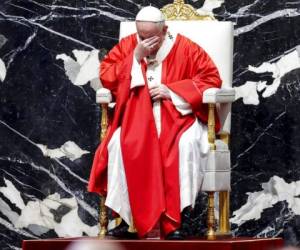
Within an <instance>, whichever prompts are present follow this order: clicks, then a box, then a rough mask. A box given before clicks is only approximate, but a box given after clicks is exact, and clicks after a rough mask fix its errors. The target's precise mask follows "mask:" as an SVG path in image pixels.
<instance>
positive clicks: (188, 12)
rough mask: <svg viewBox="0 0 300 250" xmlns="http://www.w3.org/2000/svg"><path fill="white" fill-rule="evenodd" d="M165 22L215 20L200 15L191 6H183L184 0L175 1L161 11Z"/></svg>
mask: <svg viewBox="0 0 300 250" xmlns="http://www.w3.org/2000/svg"><path fill="white" fill-rule="evenodd" d="M161 11H162V13H163V14H164V16H165V18H166V20H215V18H214V17H213V16H212V15H210V14H207V15H200V14H199V13H198V12H197V11H196V10H195V9H194V7H193V6H192V5H190V4H185V3H184V0H175V1H174V3H172V4H167V5H165V6H164V7H163V8H162V9H161Z"/></svg>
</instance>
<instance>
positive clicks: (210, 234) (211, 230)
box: [206, 192, 216, 240]
mask: <svg viewBox="0 0 300 250" xmlns="http://www.w3.org/2000/svg"><path fill="white" fill-rule="evenodd" d="M214 210H215V206H214V192H208V211H207V212H208V213H207V234H206V235H207V239H208V240H215V239H216V232H215V211H214Z"/></svg>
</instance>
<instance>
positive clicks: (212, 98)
mask: <svg viewBox="0 0 300 250" xmlns="http://www.w3.org/2000/svg"><path fill="white" fill-rule="evenodd" d="M234 101H235V89H233V88H222V89H218V88H209V89H207V90H205V91H204V93H203V103H231V102H234Z"/></svg>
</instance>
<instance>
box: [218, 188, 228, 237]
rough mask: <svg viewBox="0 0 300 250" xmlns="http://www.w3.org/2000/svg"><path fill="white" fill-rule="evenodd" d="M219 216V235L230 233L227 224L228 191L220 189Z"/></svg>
mask: <svg viewBox="0 0 300 250" xmlns="http://www.w3.org/2000/svg"><path fill="white" fill-rule="evenodd" d="M219 218H220V227H219V231H220V234H221V235H228V234H230V224H229V192H228V191H222V192H220V193H219Z"/></svg>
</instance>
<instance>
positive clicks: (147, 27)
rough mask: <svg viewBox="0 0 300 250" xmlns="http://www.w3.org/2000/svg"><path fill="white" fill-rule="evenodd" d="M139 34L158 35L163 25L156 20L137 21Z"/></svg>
mask: <svg viewBox="0 0 300 250" xmlns="http://www.w3.org/2000/svg"><path fill="white" fill-rule="evenodd" d="M136 25H137V31H138V34H139V35H147V36H148V35H156V34H158V33H159V32H160V31H161V26H160V25H159V24H158V23H155V22H137V23H136Z"/></svg>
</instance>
